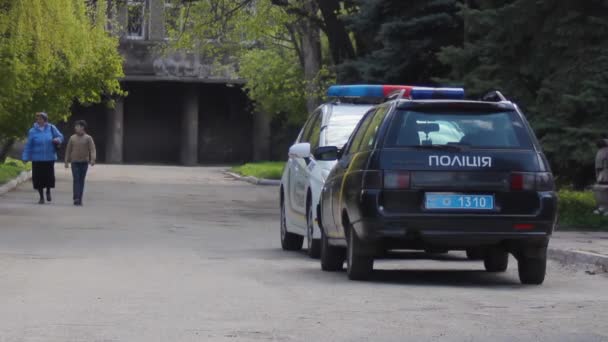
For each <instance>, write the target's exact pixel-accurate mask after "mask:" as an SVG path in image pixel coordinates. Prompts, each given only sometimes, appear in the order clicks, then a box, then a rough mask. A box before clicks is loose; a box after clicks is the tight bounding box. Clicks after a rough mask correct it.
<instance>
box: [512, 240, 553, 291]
mask: <svg viewBox="0 0 608 342" xmlns="http://www.w3.org/2000/svg"><path fill="white" fill-rule="evenodd" d="M535 254H537V255H536V256H525V255H520V257H519V259H518V260H517V267H518V271H519V281H521V283H522V284H529V285H540V284H542V283H543V282H544V281H545V275H546V273H547V249H546V248H542V249H540V250H538V251H537V253H535Z"/></svg>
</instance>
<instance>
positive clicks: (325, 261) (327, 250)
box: [321, 229, 346, 272]
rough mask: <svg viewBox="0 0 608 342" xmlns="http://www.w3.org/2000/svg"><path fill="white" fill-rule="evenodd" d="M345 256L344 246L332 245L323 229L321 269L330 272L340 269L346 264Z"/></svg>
mask: <svg viewBox="0 0 608 342" xmlns="http://www.w3.org/2000/svg"><path fill="white" fill-rule="evenodd" d="M345 258H346V251H345V250H344V248H340V247H335V246H332V245H330V244H329V240H328V238H327V236H325V233H324V232H323V229H321V269H322V270H323V271H329V272H335V271H340V270H342V267H343V266H344V259H345Z"/></svg>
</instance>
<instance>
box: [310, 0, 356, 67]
mask: <svg viewBox="0 0 608 342" xmlns="http://www.w3.org/2000/svg"><path fill="white" fill-rule="evenodd" d="M316 2H317V4H318V5H319V9H321V15H322V16H323V21H324V22H325V27H324V31H325V33H326V34H327V38H328V40H329V48H330V49H331V54H332V58H333V61H334V64H335V65H338V64H341V63H342V62H344V61H345V60H348V59H352V58H354V57H355V48H354V47H353V43H352V42H351V40H350V36H349V35H348V31H346V26H345V25H344V22H343V21H342V20H340V18H338V11H339V10H340V1H338V0H316Z"/></svg>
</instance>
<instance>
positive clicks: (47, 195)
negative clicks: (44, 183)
mask: <svg viewBox="0 0 608 342" xmlns="http://www.w3.org/2000/svg"><path fill="white" fill-rule="evenodd" d="M46 200H47V201H48V202H50V201H52V198H51V192H50V191H49V190H47V191H46Z"/></svg>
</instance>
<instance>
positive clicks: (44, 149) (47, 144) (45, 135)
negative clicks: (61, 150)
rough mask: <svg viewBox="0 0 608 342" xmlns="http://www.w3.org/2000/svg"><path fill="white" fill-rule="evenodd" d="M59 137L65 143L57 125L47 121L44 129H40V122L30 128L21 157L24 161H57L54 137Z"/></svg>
mask: <svg viewBox="0 0 608 342" xmlns="http://www.w3.org/2000/svg"><path fill="white" fill-rule="evenodd" d="M55 138H59V140H61V142H62V143H63V135H62V134H61V132H59V130H58V129H57V127H55V126H54V125H52V124H50V123H47V124H46V125H45V126H44V129H42V130H41V129H40V128H39V126H38V123H35V124H34V127H32V129H30V132H29V133H28V136H27V143H26V144H25V148H24V149H23V155H22V157H21V159H23V160H24V161H55V160H57V153H55V144H53V139H55Z"/></svg>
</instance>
